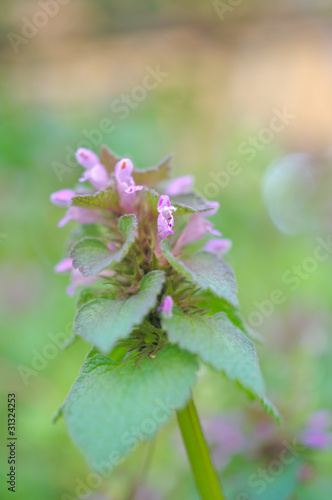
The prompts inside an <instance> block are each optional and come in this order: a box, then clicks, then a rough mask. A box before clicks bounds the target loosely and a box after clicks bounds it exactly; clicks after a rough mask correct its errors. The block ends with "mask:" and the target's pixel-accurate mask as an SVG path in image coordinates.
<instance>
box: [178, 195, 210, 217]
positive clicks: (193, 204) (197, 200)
mask: <svg viewBox="0 0 332 500" xmlns="http://www.w3.org/2000/svg"><path fill="white" fill-rule="evenodd" d="M170 200H171V203H172V205H174V206H178V207H181V208H182V210H185V209H187V210H192V211H193V212H206V211H207V210H211V207H210V206H209V205H208V202H207V201H206V200H205V199H204V198H202V197H201V196H199V195H198V194H197V193H194V192H192V193H186V194H178V195H176V196H171V197H170ZM187 213H189V212H187Z"/></svg>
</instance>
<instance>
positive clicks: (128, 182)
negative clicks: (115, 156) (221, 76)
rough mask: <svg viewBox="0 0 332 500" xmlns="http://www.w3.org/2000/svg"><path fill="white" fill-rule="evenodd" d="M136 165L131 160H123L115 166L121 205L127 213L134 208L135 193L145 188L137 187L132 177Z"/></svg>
mask: <svg viewBox="0 0 332 500" xmlns="http://www.w3.org/2000/svg"><path fill="white" fill-rule="evenodd" d="M133 168H134V165H133V162H132V161H131V160H130V159H129V158H123V159H122V160H120V161H118V163H117V164H116V166H115V178H116V181H117V187H118V191H119V195H120V200H121V201H120V205H121V208H122V209H123V210H125V211H126V212H127V213H128V212H130V211H132V210H133V208H134V200H135V192H136V191H140V190H141V189H143V186H136V185H135V181H134V179H133V177H132V175H131V173H132V171H133Z"/></svg>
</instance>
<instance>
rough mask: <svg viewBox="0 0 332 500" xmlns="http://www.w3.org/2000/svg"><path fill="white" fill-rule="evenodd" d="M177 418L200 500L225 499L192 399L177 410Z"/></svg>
mask: <svg viewBox="0 0 332 500" xmlns="http://www.w3.org/2000/svg"><path fill="white" fill-rule="evenodd" d="M177 418H178V423H179V427H180V430H181V434H182V439H183V442H184V445H185V448H186V451H187V455H188V459H189V462H190V465H191V469H192V472H193V475H194V477H195V481H196V485H197V488H198V491H199V493H200V495H201V498H202V500H225V497H224V496H223V493H222V491H221V487H220V484H219V480H218V476H217V473H216V471H215V469H214V467H213V464H212V461H211V457H210V453H209V449H208V447H207V444H206V441H205V438H204V434H203V431H202V428H201V425H200V422H199V418H198V415H197V412H196V408H195V405H194V401H193V400H192V399H191V400H190V401H189V402H188V403H187V405H186V406H185V407H184V408H183V409H182V410H179V411H177Z"/></svg>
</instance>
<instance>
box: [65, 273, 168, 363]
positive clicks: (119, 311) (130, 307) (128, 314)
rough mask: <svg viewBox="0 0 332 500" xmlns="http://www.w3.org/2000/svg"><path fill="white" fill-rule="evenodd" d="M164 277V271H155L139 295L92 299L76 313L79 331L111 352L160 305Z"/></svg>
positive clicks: (88, 339)
mask: <svg viewBox="0 0 332 500" xmlns="http://www.w3.org/2000/svg"><path fill="white" fill-rule="evenodd" d="M164 280H165V275H164V272H163V271H151V272H150V273H149V274H147V275H146V276H145V277H144V278H143V280H142V281H141V285H140V290H139V292H138V293H137V294H136V295H132V296H130V297H129V298H126V299H123V300H112V299H93V300H90V301H89V302H87V303H86V304H84V305H83V306H82V307H81V308H80V309H79V310H78V312H77V314H76V317H75V321H74V330H75V333H76V334H77V335H79V336H80V337H83V338H84V339H85V340H87V341H88V342H91V343H92V344H93V345H94V346H95V347H97V348H98V349H99V350H100V351H101V352H103V353H105V354H108V353H109V352H110V351H111V349H112V348H113V347H114V345H115V343H116V342H117V341H118V340H119V339H122V338H125V337H127V336H128V335H129V334H130V333H131V331H132V329H133V328H134V327H135V326H138V325H140V324H141V322H142V321H143V319H144V317H145V316H146V315H147V314H148V313H149V311H150V310H151V309H152V308H153V307H154V306H155V305H156V302H157V297H158V295H159V293H160V292H161V289H162V285H163V283H164Z"/></svg>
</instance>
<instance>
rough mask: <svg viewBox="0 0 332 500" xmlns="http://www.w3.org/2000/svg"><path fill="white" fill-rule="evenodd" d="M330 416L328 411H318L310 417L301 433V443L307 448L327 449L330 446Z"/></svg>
mask: <svg viewBox="0 0 332 500" xmlns="http://www.w3.org/2000/svg"><path fill="white" fill-rule="evenodd" d="M330 426H331V414H330V412H329V411H328V410H318V411H316V412H315V413H313V414H312V415H311V417H310V418H309V419H308V421H307V426H306V428H305V430H304V431H303V433H302V436H301V442H302V443H303V444H304V445H305V446H308V447H309V448H328V447H329V446H331V445H332V433H331V432H330V431H329V428H330Z"/></svg>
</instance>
